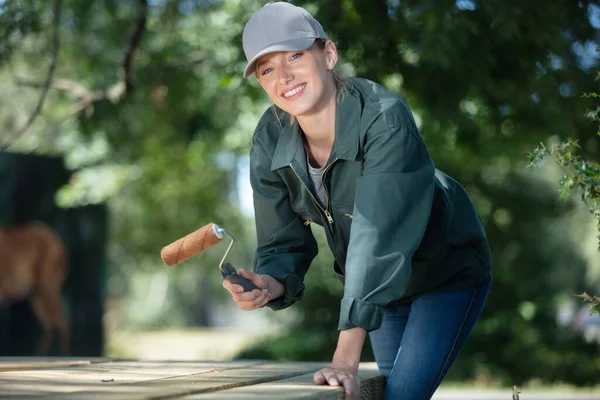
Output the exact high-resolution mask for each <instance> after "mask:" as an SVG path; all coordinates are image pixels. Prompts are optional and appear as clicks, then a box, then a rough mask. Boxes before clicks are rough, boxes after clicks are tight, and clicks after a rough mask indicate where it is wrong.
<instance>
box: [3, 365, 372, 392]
mask: <svg viewBox="0 0 600 400" xmlns="http://www.w3.org/2000/svg"><path fill="white" fill-rule="evenodd" d="M326 365H327V364H324V363H273V362H266V361H231V362H212V361H203V362H181V361H179V362H178V361H164V362H158V361H119V360H108V359H87V360H85V359H62V360H61V359H7V358H1V357H0V368H2V366H4V369H3V370H0V399H11V398H18V399H80V398H85V399H122V400H126V399H127V400H129V399H131V400H133V399H140V400H146V399H163V398H170V399H187V400H192V399H198V400H201V399H213V398H214V399H312V398H314V399H338V398H343V391H342V389H341V388H334V387H329V386H317V385H314V384H313V383H312V375H313V373H314V372H315V371H316V370H318V369H319V368H322V367H324V366H326ZM359 375H360V377H361V382H362V392H363V395H362V397H361V399H363V400H367V399H378V398H380V397H381V391H382V388H383V378H382V377H381V376H379V373H378V371H377V368H376V366H375V365H374V364H373V363H367V364H363V365H361V368H360V372H359Z"/></svg>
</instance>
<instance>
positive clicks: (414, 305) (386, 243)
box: [223, 2, 491, 400]
mask: <svg viewBox="0 0 600 400" xmlns="http://www.w3.org/2000/svg"><path fill="white" fill-rule="evenodd" d="M243 47H244V51H245V54H246V57H247V59H248V64H247V67H246V69H245V71H244V76H246V77H248V76H250V75H255V77H256V78H257V79H258V82H259V83H260V85H261V86H262V88H263V89H264V90H265V92H266V93H267V95H268V96H269V97H270V99H271V100H272V101H273V103H274V106H273V107H271V108H269V109H268V110H267V111H266V112H265V113H264V115H263V117H262V118H261V120H260V122H259V123H258V126H257V127H256V130H255V133H254V136H253V143H252V148H251V183H252V187H253V191H254V206H255V216H256V230H257V240H258V248H257V253H256V260H255V268H254V272H249V271H244V270H242V269H240V271H239V273H240V275H242V276H244V277H246V278H248V279H250V280H251V281H252V282H254V283H255V284H256V285H257V286H258V287H259V288H260V289H261V290H258V289H257V290H254V291H252V292H245V293H244V292H243V289H242V288H241V287H240V286H238V285H232V284H230V283H229V282H228V281H224V283H223V286H224V287H225V288H226V289H227V290H229V291H230V292H231V294H232V296H233V299H234V301H236V303H237V304H238V305H239V307H241V308H242V309H245V310H251V309H256V308H260V307H263V306H265V305H267V306H269V307H271V308H273V309H275V310H277V309H282V308H285V307H288V306H290V305H291V304H293V303H294V302H296V301H298V300H300V298H301V297H302V295H303V291H304V285H303V278H304V276H305V274H306V272H307V270H308V267H309V265H310V263H311V261H312V260H313V258H314V257H315V256H316V254H317V244H316V241H315V239H314V237H313V235H312V233H311V229H310V223H312V222H314V223H317V224H319V225H322V226H323V227H324V230H325V234H326V237H327V240H328V244H329V247H330V249H331V251H332V253H333V256H334V259H335V264H334V270H335V272H336V273H337V274H338V275H339V276H340V277H341V278H342V280H343V281H344V296H343V299H342V301H341V308H340V319H339V339H338V344H337V348H336V350H335V353H334V356H333V360H332V363H331V367H330V368H325V369H322V370H320V371H318V372H316V373H315V375H314V382H315V383H316V384H329V385H332V386H338V385H342V386H343V387H344V390H345V393H346V398H357V396H358V393H359V387H360V385H359V381H358V378H357V368H358V365H359V361H360V354H361V351H362V347H363V344H364V340H365V337H366V334H367V332H369V334H370V338H371V342H372V346H373V351H374V354H375V358H376V361H377V364H378V366H379V369H380V371H381V373H382V375H384V376H386V377H387V384H386V389H385V394H384V398H386V399H403V400H410V399H428V398H430V397H431V396H432V395H433V393H434V391H435V390H436V388H437V387H438V385H439V384H440V382H441V381H442V379H443V378H444V376H445V374H446V373H447V371H448V369H449V368H450V366H451V365H452V363H453V362H454V360H455V359H456V357H457V355H458V353H459V352H460V350H461V349H462V347H463V345H464V344H465V342H466V340H467V337H468V336H469V334H470V333H471V330H472V328H473V326H474V324H475V322H476V320H477V319H478V317H479V314H480V313H481V310H482V308H483V305H484V303H485V299H486V297H487V294H488V292H489V288H490V276H491V272H490V270H491V261H490V253H489V247H488V244H487V240H486V236H485V232H484V229H483V226H482V223H481V220H480V218H479V215H478V214H477V211H476V210H475V208H474V207H473V205H472V203H471V201H470V200H469V197H468V195H467V194H466V192H465V191H464V189H463V188H462V187H461V186H460V185H459V184H458V183H457V182H456V181H454V180H453V179H452V178H450V177H449V176H447V175H445V174H444V173H442V172H441V171H439V170H436V169H435V166H434V164H433V162H432V160H431V159H430V157H429V155H428V153H427V149H426V147H425V143H424V142H423V139H422V138H421V136H420V135H419V133H418V130H417V127H416V125H415V122H414V119H413V116H412V114H411V112H410V110H409V107H408V106H407V105H406V103H405V102H404V101H403V100H402V99H401V98H400V97H399V96H397V95H396V94H394V93H391V92H389V91H387V90H386V89H384V88H383V87H381V86H379V85H377V84H375V83H373V82H370V81H368V80H365V79H360V78H343V77H340V76H339V75H338V74H337V73H336V72H335V71H334V68H335V65H336V63H337V61H338V54H337V49H336V46H335V44H334V43H333V42H332V41H331V40H329V39H328V37H327V35H326V33H325V32H324V30H323V28H322V26H321V25H320V24H319V22H317V21H316V20H315V19H314V18H313V17H312V16H311V15H310V14H309V13H307V12H306V11H305V10H304V9H302V8H299V7H296V6H293V5H291V4H289V3H283V2H281V3H270V4H267V5H266V6H264V7H263V8H261V9H260V10H258V11H257V12H256V13H255V14H254V15H253V16H252V18H251V19H250V20H249V21H248V23H247V24H246V27H245V28H244V34H243Z"/></svg>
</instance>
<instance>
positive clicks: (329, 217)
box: [325, 210, 333, 224]
mask: <svg viewBox="0 0 600 400" xmlns="http://www.w3.org/2000/svg"><path fill="white" fill-rule="evenodd" d="M325 216H326V217H327V222H329V223H330V224H333V218H331V214H329V211H327V210H325Z"/></svg>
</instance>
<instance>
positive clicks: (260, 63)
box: [255, 60, 267, 70]
mask: <svg viewBox="0 0 600 400" xmlns="http://www.w3.org/2000/svg"><path fill="white" fill-rule="evenodd" d="M266 62H267V61H266V60H262V61H259V62H257V63H256V67H255V68H256V70H258V69H259V68H260V66H261V65H263V64H265V63H266Z"/></svg>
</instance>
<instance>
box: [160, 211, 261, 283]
mask: <svg viewBox="0 0 600 400" xmlns="http://www.w3.org/2000/svg"><path fill="white" fill-rule="evenodd" d="M223 234H225V235H227V236H228V237H229V238H230V239H231V242H230V243H229V247H228V248H227V251H226V252H225V255H224V256H223V258H222V259H221V262H220V263H219V269H220V270H221V275H222V276H223V279H227V280H228V281H229V282H231V283H235V284H236V285H240V286H242V287H243V288H244V292H250V291H252V290H254V289H258V286H256V285H255V284H254V283H252V282H251V281H250V280H248V279H246V278H244V277H243V276H240V275H238V273H237V271H236V270H235V268H234V266H233V265H231V264H230V263H226V262H225V259H226V258H227V256H228V255H229V252H230V251H231V248H232V247H233V244H234V243H235V238H234V237H233V235H231V233H229V232H227V231H226V230H225V229H223V228H221V227H220V226H219V225H217V224H214V223H212V222H211V223H209V224H207V225H204V226H203V227H202V228H200V229H197V230H196V231H194V232H192V233H190V234H188V235H186V236H184V237H182V238H180V239H178V240H176V241H174V242H173V243H171V244H169V245H167V246H165V247H163V248H162V250H161V252H160V257H161V258H162V259H163V261H164V262H165V264H167V265H168V266H169V267H172V266H174V265H177V264H179V263H181V262H183V261H185V260H187V259H188V258H190V257H192V256H194V255H196V254H198V253H200V252H201V251H204V250H206V249H208V248H209V247H212V246H214V245H215V244H217V243H219V242H220V241H221V240H222V239H223Z"/></svg>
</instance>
